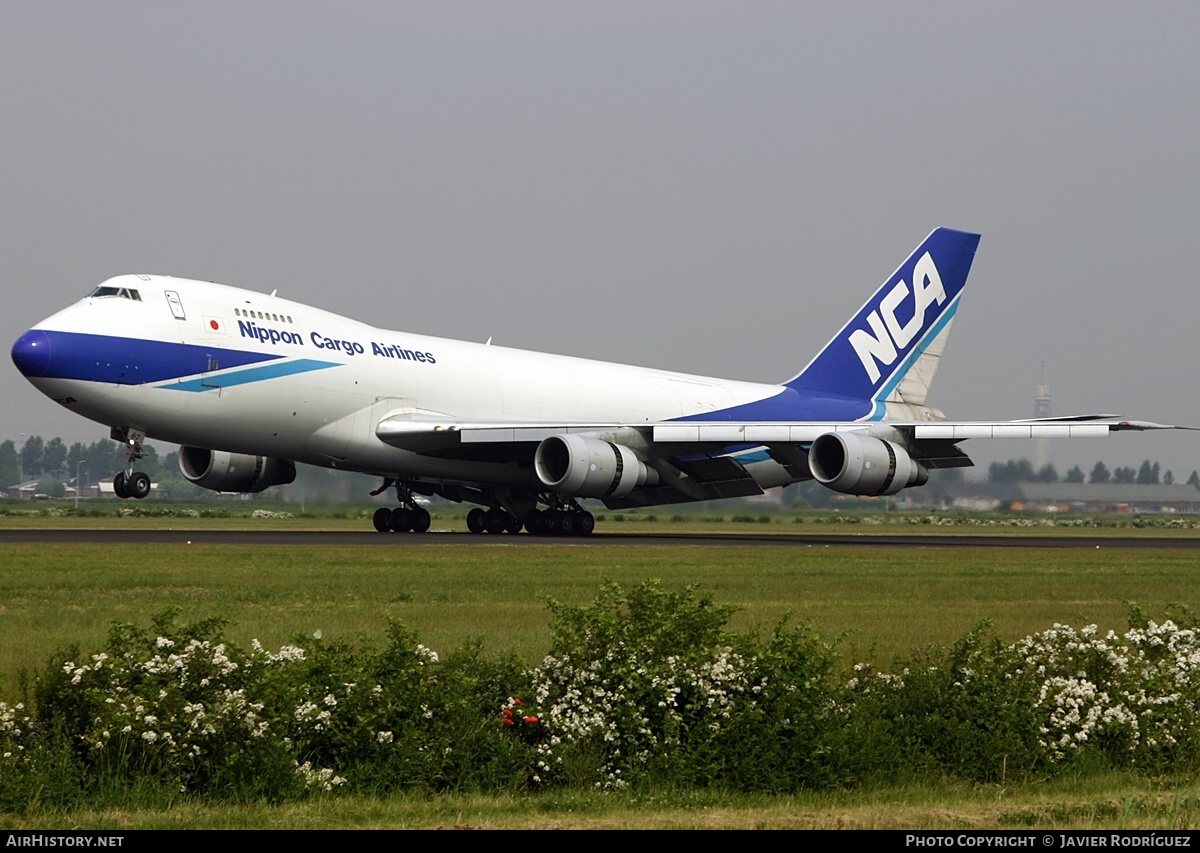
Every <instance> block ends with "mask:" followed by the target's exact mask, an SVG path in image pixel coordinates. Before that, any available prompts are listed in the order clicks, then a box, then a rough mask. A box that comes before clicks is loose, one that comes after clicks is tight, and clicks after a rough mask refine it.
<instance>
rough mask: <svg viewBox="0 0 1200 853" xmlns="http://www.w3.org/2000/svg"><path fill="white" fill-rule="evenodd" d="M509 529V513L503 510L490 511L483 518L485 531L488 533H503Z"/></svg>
mask: <svg viewBox="0 0 1200 853" xmlns="http://www.w3.org/2000/svg"><path fill="white" fill-rule="evenodd" d="M507 527H508V513H506V512H505V511H504V510H502V509H489V510H488V511H487V512H486V513H484V516H483V529H484V530H486V531H487V532H488V533H491V534H497V533H503V532H504V530H505V528H507Z"/></svg>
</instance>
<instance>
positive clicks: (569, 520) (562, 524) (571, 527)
mask: <svg viewBox="0 0 1200 853" xmlns="http://www.w3.org/2000/svg"><path fill="white" fill-rule="evenodd" d="M578 526H579V521H578V519H577V518H576V515H575V513H573V512H564V513H562V514H561V515H560V516H559V518H558V529H559V530H561V531H562V535H563V536H574V535H575V528H576V527H578Z"/></svg>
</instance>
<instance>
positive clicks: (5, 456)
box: [0, 440, 21, 489]
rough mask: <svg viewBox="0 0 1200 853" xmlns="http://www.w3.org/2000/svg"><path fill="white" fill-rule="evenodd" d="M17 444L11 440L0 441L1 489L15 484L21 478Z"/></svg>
mask: <svg viewBox="0 0 1200 853" xmlns="http://www.w3.org/2000/svg"><path fill="white" fill-rule="evenodd" d="M17 460H18V457H17V446H16V445H15V444H13V442H12V441H11V440H9V441H5V442H3V443H0V489H5V488H8V487H9V486H12V485H15V484H16V483H17V482H18V481H19V480H20V479H21V467H20V465H19V464H18V461H17Z"/></svg>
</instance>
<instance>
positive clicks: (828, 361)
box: [786, 228, 979, 410]
mask: <svg viewBox="0 0 1200 853" xmlns="http://www.w3.org/2000/svg"><path fill="white" fill-rule="evenodd" d="M978 245H979V235H978V234H969V233H967V232H964V231H952V230H950V229H948V228H938V229H937V230H936V231H934V232H933V233H932V234H930V235H929V236H928V237H926V238H925V240H924V242H922V243H921V245H920V246H918V247H917V248H916V250H915V251H914V252H913V253H912V254H911V255H909V257H908V260H906V261H905V262H904V263H903V264H901V265H900V268H899V269H898V270H896V271H895V272H894V273H892V275H891V277H890V278H889V279H888V280H887V281H885V282H884V283H883V286H882V287H881V288H879V290H878V291H877V292H876V293H875V295H874V296H872V297H871V298H870V299H869V300H867V304H866V305H864V306H863V307H862V308H861V309H860V310H859V312H858V313H857V314H855V315H854V319H852V320H851V321H850V322H849V323H847V324H846V325H845V326H844V327H843V328H842V330H841V331H840V332H838V333H837V334H836V335H834V337H833V340H831V341H830V342H829V343H828V344H826V345H825V348H824V349H823V350H821V352H820V353H818V354H817V357H816V358H814V359H813V360H812V361H811V362H810V363H809V365H808V366H807V367H805V368H804V369H803V370H802V371H800V373H799V374H798V375H797V376H796V377H795V378H794V379H792V380H790V381H789V382H787V383H786V384H787V385H788V386H790V387H792V388H795V389H796V390H804V391H807V392H813V391H816V392H821V393H824V394H835V395H837V396H843V397H852V398H855V399H860V400H873V401H875V402H877V403H878V402H882V401H891V402H903V403H912V404H914V405H918V406H920V405H924V404H925V395H926V394H927V393H928V392H929V386H930V384H931V383H932V381H933V374H934V372H935V371H936V370H937V366H938V361H939V360H940V358H941V354H942V348H943V347H944V346H945V342H946V338H947V336H948V334H949V331H950V321H951V320H952V319H953V318H954V313H955V311H957V310H958V297H959V294H960V293H961V291H962V288H963V285H964V284H966V281H967V273H968V272H970V270H971V262H972V261H973V260H974V259H975V249H976V247H977V246H978ZM876 408H877V410H878V409H879V407H876Z"/></svg>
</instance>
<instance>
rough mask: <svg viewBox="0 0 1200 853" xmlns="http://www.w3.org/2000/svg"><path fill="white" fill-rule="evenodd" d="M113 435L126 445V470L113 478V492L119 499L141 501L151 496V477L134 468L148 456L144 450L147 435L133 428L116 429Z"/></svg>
mask: <svg viewBox="0 0 1200 853" xmlns="http://www.w3.org/2000/svg"><path fill="white" fill-rule="evenodd" d="M111 435H112V437H113V438H114V439H116V440H117V441H119V442H121V443H122V444H124V445H125V469H124V470H123V471H118V472H117V474H116V476H115V477H113V492H114V493H115V494H116V496H117V497H119V498H122V499H128V498H135V499H137V500H139V501H140V500H141V499H142V498H144V497H146V495H148V494H150V475H149V474H146V473H145V472H142V471H135V470H133V466H134V464H135V463H136V462H137V461H138V460H139V459H141V458H142V457H143V456H145V455H146V451H145V450H143V449H142V444H143V442H145V440H146V434H145V433H144V432H142V431H141V430H138V429H134V428H133V427H127V428H126V429H123V430H121V429H117V428H116V427H114V428H113V430H112V433H111Z"/></svg>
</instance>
